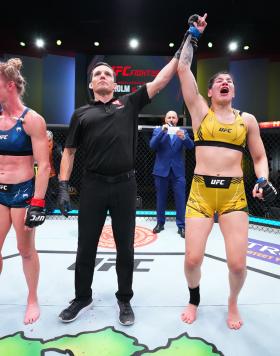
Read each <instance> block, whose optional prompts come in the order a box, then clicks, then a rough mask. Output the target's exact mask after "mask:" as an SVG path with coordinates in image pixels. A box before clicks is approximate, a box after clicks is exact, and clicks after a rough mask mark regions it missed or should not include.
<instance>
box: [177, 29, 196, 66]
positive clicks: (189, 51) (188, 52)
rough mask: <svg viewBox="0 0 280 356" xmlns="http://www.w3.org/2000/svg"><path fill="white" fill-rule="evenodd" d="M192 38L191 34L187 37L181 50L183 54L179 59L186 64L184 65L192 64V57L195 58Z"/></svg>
mask: <svg viewBox="0 0 280 356" xmlns="http://www.w3.org/2000/svg"><path fill="white" fill-rule="evenodd" d="M190 40H191V36H188V37H187V39H186V42H185V44H184V46H183V49H182V52H181V56H180V59H179V61H180V62H181V63H182V64H184V65H188V66H191V63H192V59H193V46H192V44H191V43H190Z"/></svg>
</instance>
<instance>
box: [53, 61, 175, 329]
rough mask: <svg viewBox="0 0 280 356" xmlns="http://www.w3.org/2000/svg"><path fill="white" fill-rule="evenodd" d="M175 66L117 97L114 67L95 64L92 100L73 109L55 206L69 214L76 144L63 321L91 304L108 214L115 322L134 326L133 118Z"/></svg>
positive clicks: (134, 135)
mask: <svg viewBox="0 0 280 356" xmlns="http://www.w3.org/2000/svg"><path fill="white" fill-rule="evenodd" d="M177 66H178V59H177V58H176V57H174V58H173V59H172V60H171V61H170V62H169V63H168V64H167V65H166V66H165V67H164V68H163V69H162V70H161V71H160V72H159V74H158V75H157V77H156V78H155V79H154V80H153V81H152V82H150V83H147V84H146V85H143V86H142V87H140V89H138V90H137V91H136V92H134V93H132V94H128V95H124V96H121V97H119V98H118V99H116V98H114V90H115V88H116V85H117V84H116V75H115V72H114V70H113V68H112V67H111V66H110V65H109V64H107V63H104V62H99V63H97V64H96V65H95V66H94V67H93V69H92V72H91V79H90V84H89V88H90V89H91V90H92V91H93V94H94V100H93V101H92V102H91V103H90V104H89V105H86V106H83V107H80V108H78V109H76V110H75V111H74V114H73V116H72V118H71V123H70V128H69V133H68V137H67V139H66V144H65V149H64V152H63V156H62V161H61V167H60V182H59V194H58V204H59V208H60V210H61V212H62V214H63V215H65V216H68V211H69V210H70V198H69V194H68V181H69V178H70V175H71V172H72V169H73V162H74V157H75V152H76V149H77V148H78V147H80V146H81V148H82V150H83V152H84V155H85V169H84V173H83V177H82V185H81V193H80V208H79V217H78V250H77V256H76V267H75V299H74V300H73V301H71V302H70V305H69V306H68V307H67V308H66V309H64V310H63V311H62V312H61V313H60V315H59V319H60V320H61V321H63V322H71V321H73V320H75V319H76V318H77V317H78V316H79V315H81V313H82V312H84V311H85V310H87V309H89V308H90V307H91V305H92V289H91V285H92V280H93V273H94V266H95V258H96V252H97V246H98V241H99V237H100V234H101V232H102V228H103V226H104V223H105V219H106V216H107V211H109V213H110V216H111V218H112V229H113V235H114V239H115V242H116V248H117V260H116V271H117V276H118V291H117V292H116V297H117V300H118V306H119V322H120V323H121V324H123V325H131V324H133V323H134V313H133V310H132V308H131V305H130V299H131V298H132V296H133V290H132V277H133V265H134V247H133V243H134V232H135V212H136V180H135V172H134V163H135V152H136V145H137V131H138V125H137V119H138V114H139V112H140V111H141V110H142V108H143V107H144V106H145V105H147V104H149V103H150V101H151V99H152V97H153V96H154V95H156V94H157V93H158V92H159V91H160V90H161V89H163V88H164V87H165V86H166V85H167V83H168V82H169V81H170V80H171V78H172V77H173V75H174V74H175V73H176V71H177Z"/></svg>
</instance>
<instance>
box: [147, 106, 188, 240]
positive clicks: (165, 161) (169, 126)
mask: <svg viewBox="0 0 280 356" xmlns="http://www.w3.org/2000/svg"><path fill="white" fill-rule="evenodd" d="M164 121H165V124H164V125H163V126H162V127H159V128H156V129H154V131H153V136H152V138H151V140H150V147H151V149H153V150H154V151H156V160H155V165H154V169H153V175H154V177H155V186H156V192H157V225H156V227H155V228H154V230H153V232H154V233H159V232H161V231H162V230H164V223H165V208H166V200H167V193H168V185H169V182H171V183H172V189H173V193H174V198H175V206H176V224H177V226H178V234H180V235H181V237H183V238H184V237H185V208H186V179H185V165H184V162H183V148H187V149H192V148H193V147H194V143H193V141H192V140H191V139H190V137H189V135H188V132H187V131H186V130H183V129H180V128H178V127H177V123H178V115H177V113H176V112H175V111H169V112H168V113H167V114H166V116H165V119H164Z"/></svg>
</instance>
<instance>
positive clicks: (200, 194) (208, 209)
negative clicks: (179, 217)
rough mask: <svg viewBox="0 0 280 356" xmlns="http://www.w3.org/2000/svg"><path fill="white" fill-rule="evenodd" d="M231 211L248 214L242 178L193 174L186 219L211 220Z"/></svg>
mask: <svg viewBox="0 0 280 356" xmlns="http://www.w3.org/2000/svg"><path fill="white" fill-rule="evenodd" d="M232 211H245V212H248V207H247V200H246V195H245V189H244V182H243V178H242V177H238V178H236V177H235V178H231V177H213V176H204V175H203V176H202V175H197V174H195V175H194V177H193V181H192V186H191V191H190V195H189V199H188V202H187V206H186V218H193V217H198V218H203V217H207V218H212V217H213V216H214V214H215V213H218V215H222V214H226V213H230V212H232Z"/></svg>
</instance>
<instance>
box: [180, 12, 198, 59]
mask: <svg viewBox="0 0 280 356" xmlns="http://www.w3.org/2000/svg"><path fill="white" fill-rule="evenodd" d="M198 19H199V15H196V14H195V15H191V16H190V17H189V19H188V24H189V26H190V27H189V29H188V31H187V32H186V33H185V35H184V38H183V41H182V43H181V46H180V47H179V49H178V50H177V52H176V53H175V55H174V58H177V59H179V58H180V55H181V52H182V49H183V46H184V44H185V42H186V39H187V38H188V36H191V41H190V42H191V44H192V46H193V49H194V50H196V49H197V43H198V39H199V37H200V36H201V33H200V32H199V30H198V29H197V28H196V27H195V26H194V22H197V21H198Z"/></svg>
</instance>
